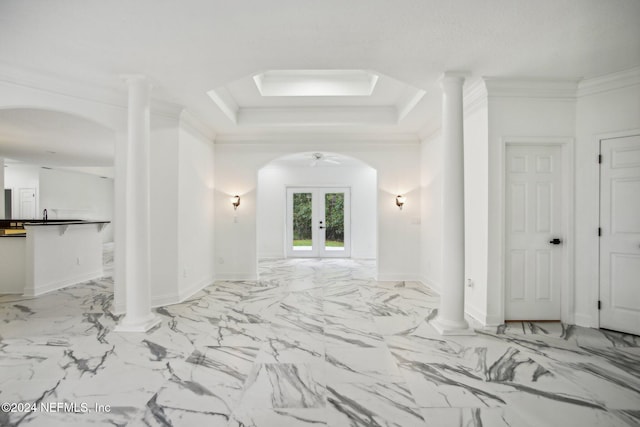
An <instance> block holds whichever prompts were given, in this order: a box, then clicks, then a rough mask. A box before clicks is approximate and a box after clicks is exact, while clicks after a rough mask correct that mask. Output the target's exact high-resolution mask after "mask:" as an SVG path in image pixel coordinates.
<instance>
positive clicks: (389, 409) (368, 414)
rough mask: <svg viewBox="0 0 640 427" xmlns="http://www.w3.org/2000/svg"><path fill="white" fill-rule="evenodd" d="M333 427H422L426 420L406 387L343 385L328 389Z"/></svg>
mask: <svg viewBox="0 0 640 427" xmlns="http://www.w3.org/2000/svg"><path fill="white" fill-rule="evenodd" d="M327 402H328V406H327V424H328V425H330V426H398V427H404V426H419V427H424V425H425V423H424V419H423V416H422V414H421V412H420V410H419V409H418V407H417V405H416V403H415V401H414V400H413V398H412V396H411V391H410V390H409V388H408V387H407V386H406V385H405V384H399V383H395V384H394V383H367V384H357V383H341V384H330V385H327Z"/></svg>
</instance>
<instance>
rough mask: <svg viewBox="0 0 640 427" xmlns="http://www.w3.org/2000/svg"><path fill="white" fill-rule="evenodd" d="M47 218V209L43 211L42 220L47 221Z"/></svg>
mask: <svg viewBox="0 0 640 427" xmlns="http://www.w3.org/2000/svg"><path fill="white" fill-rule="evenodd" d="M47 219H49V215H48V214H47V210H46V209H45V210H43V211H42V220H43V221H46V220H47Z"/></svg>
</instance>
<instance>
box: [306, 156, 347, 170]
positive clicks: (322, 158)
mask: <svg viewBox="0 0 640 427" xmlns="http://www.w3.org/2000/svg"><path fill="white" fill-rule="evenodd" d="M335 157H336V156H327V155H326V154H323V153H311V163H310V164H309V166H311V167H315V166H317V165H318V164H319V163H320V162H325V163H331V164H333V165H339V164H340V162H339V161H338V160H336V159H335Z"/></svg>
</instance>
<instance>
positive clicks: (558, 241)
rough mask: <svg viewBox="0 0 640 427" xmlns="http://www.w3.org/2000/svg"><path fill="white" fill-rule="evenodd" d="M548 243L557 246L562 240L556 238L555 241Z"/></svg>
mask: <svg viewBox="0 0 640 427" xmlns="http://www.w3.org/2000/svg"><path fill="white" fill-rule="evenodd" d="M549 243H551V244H552V245H559V244H561V243H562V240H560V239H558V238H557V237H556V238H555V239H552V240H549Z"/></svg>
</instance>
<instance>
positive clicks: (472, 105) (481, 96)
mask: <svg viewBox="0 0 640 427" xmlns="http://www.w3.org/2000/svg"><path fill="white" fill-rule="evenodd" d="M487 99H488V92H487V86H486V85H485V82H484V80H483V79H478V80H476V81H475V82H473V83H472V84H470V85H469V87H468V88H467V90H465V91H464V95H463V103H464V114H465V115H467V114H472V113H474V112H475V111H476V110H478V109H479V108H481V107H483V106H486V105H487Z"/></svg>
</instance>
